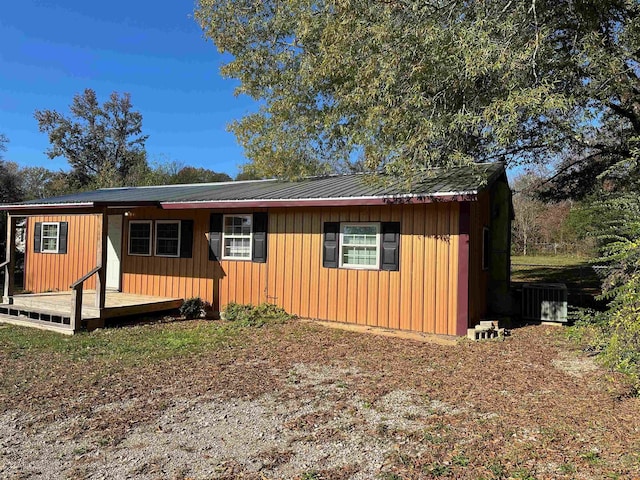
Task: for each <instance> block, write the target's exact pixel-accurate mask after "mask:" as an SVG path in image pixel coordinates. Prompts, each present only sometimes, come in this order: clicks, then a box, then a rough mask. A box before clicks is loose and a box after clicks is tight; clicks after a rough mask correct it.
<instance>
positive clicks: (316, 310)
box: [122, 202, 459, 335]
mask: <svg viewBox="0 0 640 480" xmlns="http://www.w3.org/2000/svg"><path fill="white" fill-rule="evenodd" d="M256 211H266V210H265V209H260V210H255V209H246V210H241V211H240V210H238V211H235V212H231V211H229V212H224V213H238V214H240V213H254V212H256ZM211 212H212V211H211V210H189V211H187V210H185V211H180V210H172V211H163V210H159V209H136V210H135V213H134V216H130V217H128V218H129V219H133V220H158V219H173V220H181V219H193V220H194V244H193V257H192V258H163V257H155V256H149V257H144V256H131V255H128V254H127V252H126V248H127V234H128V227H127V225H125V229H124V236H125V247H124V250H125V251H124V255H123V264H122V270H123V279H122V280H123V281H122V285H123V291H124V292H126V293H139V294H145V295H157V296H164V297H183V298H189V297H191V296H199V297H201V298H203V299H205V300H207V301H209V302H211V303H212V304H213V305H214V307H215V308H216V309H224V307H225V305H227V304H228V303H230V302H237V303H253V304H258V303H261V302H265V301H268V302H271V303H275V304H276V305H279V306H281V307H282V308H284V309H285V310H286V311H288V312H290V313H293V314H296V315H300V316H301V317H305V318H316V319H322V320H331V321H339V322H347V323H353V324H360V325H368V326H379V327H387V328H395V329H404V330H414V331H419V332H434V333H442V334H451V335H453V334H456V318H457V308H458V304H457V287H458V279H457V275H458V264H457V262H458V252H457V248H458V236H457V233H458V213H459V207H458V204H457V203H455V202H443V203H432V204H419V205H392V206H371V207H331V208H324V207H311V208H278V209H269V210H268V231H269V233H268V254H267V261H266V263H256V262H251V261H230V260H221V261H219V262H218V261H210V260H209V259H208V248H209V247H208V239H207V234H208V229H209V215H210V214H211ZM218 213H219V212H218ZM386 221H392V222H399V223H400V226H401V235H400V242H401V243H400V269H399V271H383V270H356V269H344V268H325V267H323V266H322V237H323V235H322V233H323V225H324V223H325V222H386Z"/></svg>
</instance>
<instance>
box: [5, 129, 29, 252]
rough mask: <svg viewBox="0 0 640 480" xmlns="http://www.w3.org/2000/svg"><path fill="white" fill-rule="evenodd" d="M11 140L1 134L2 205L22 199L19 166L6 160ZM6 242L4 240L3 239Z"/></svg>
mask: <svg viewBox="0 0 640 480" xmlns="http://www.w3.org/2000/svg"><path fill="white" fill-rule="evenodd" d="M7 143H9V139H8V138H7V136H6V135H4V134H3V133H0V203H12V202H17V201H20V200H21V199H22V196H23V192H22V188H21V182H20V177H19V175H18V166H17V165H16V164H15V163H13V162H7V161H5V160H4V152H6V151H7ZM0 227H2V228H0V232H3V231H4V228H3V227H4V224H3V225H0ZM2 240H4V238H3V239H2Z"/></svg>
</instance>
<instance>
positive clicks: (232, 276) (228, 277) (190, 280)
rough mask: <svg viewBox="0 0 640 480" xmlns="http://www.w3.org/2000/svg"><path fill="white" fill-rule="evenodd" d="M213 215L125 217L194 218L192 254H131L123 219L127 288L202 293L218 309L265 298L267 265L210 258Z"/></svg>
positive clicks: (143, 214)
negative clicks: (178, 256)
mask: <svg viewBox="0 0 640 480" xmlns="http://www.w3.org/2000/svg"><path fill="white" fill-rule="evenodd" d="M253 211H254V210H247V211H243V212H242V213H253ZM256 211H259V210H256ZM210 213H211V212H210V211H209V210H171V211H165V210H159V209H152V208H147V209H135V210H134V211H133V214H132V215H131V216H129V217H127V219H128V220H193V221H194V222H193V250H192V256H191V258H170V257H158V256H137V255H129V254H128V235H129V227H128V224H129V223H128V221H127V222H125V228H124V232H123V237H124V245H123V256H122V258H123V260H122V290H123V292H125V293H138V294H142V295H154V296H159V297H179V298H190V297H200V298H202V299H203V300H206V301H208V302H210V303H211V304H212V305H213V306H214V308H215V309H220V308H222V307H224V305H226V304H227V303H229V302H231V301H235V302H237V303H253V304H258V303H261V302H264V301H265V295H264V284H265V281H266V268H265V264H263V263H254V262H250V261H229V260H222V261H220V262H218V261H210V260H209V241H208V234H209V216H210Z"/></svg>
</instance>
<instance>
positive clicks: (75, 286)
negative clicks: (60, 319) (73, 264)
mask: <svg viewBox="0 0 640 480" xmlns="http://www.w3.org/2000/svg"><path fill="white" fill-rule="evenodd" d="M101 269H102V266H100V265H99V266H97V267H96V268H94V269H93V270H91V271H90V272H89V273H87V274H85V275H84V276H82V277H80V278H79V279H78V280H76V281H75V282H73V283H72V284H71V287H70V288H71V328H72V329H73V330H74V331H75V330H76V326H77V325H78V324H79V323H80V321H81V320H82V292H83V290H84V282H86V281H87V280H89V279H90V278H91V277H92V276H93V275H95V274H96V273H98V272H99V271H100V270H101ZM97 290H98V293H97V294H98V295H100V293H99V292H100V289H97Z"/></svg>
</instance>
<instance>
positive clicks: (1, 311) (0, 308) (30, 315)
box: [0, 303, 71, 326]
mask: <svg viewBox="0 0 640 480" xmlns="http://www.w3.org/2000/svg"><path fill="white" fill-rule="evenodd" d="M0 315H8V316H11V317H18V316H22V317H25V318H27V319H29V320H40V321H43V322H48V323H53V324H59V325H66V326H69V325H71V315H70V314H69V312H61V311H57V310H49V309H46V308H34V307H26V306H22V305H14V304H6V303H3V304H0Z"/></svg>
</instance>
